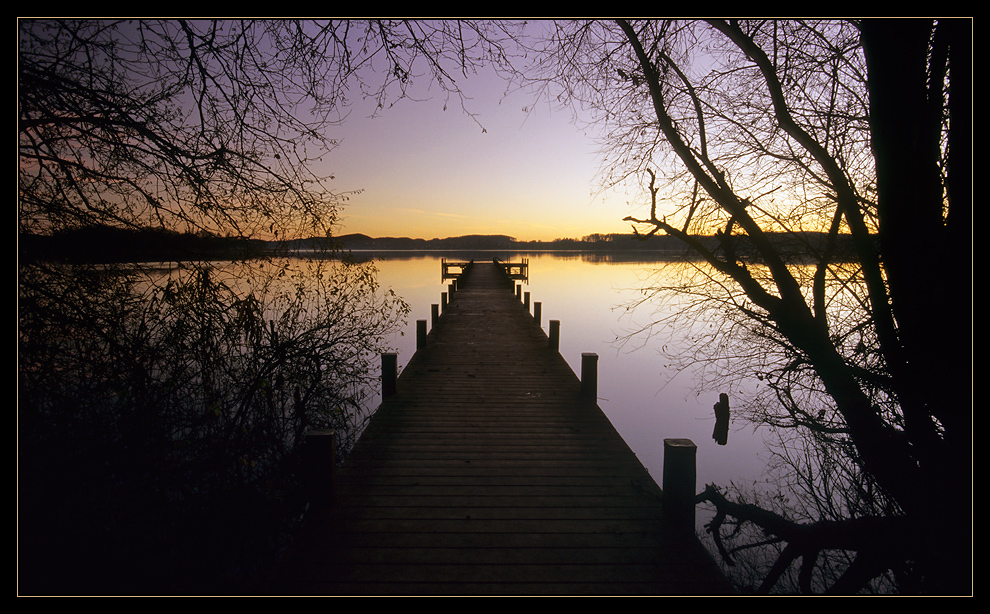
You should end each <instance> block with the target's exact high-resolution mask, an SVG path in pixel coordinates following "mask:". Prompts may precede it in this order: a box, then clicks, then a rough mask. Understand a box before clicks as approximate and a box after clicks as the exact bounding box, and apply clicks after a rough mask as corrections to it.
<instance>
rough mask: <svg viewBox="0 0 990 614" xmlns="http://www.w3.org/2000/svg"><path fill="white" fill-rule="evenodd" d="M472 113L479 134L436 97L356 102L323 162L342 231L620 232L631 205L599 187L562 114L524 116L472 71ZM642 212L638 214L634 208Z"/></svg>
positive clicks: (520, 103) (534, 236) (587, 140)
mask: <svg viewBox="0 0 990 614" xmlns="http://www.w3.org/2000/svg"><path fill="white" fill-rule="evenodd" d="M466 85H467V89H468V90H469V91H470V92H471V95H472V100H471V101H470V104H471V109H472V111H474V112H475V113H476V114H477V116H478V121H479V122H480V123H481V124H482V125H483V126H484V128H485V131H482V128H481V127H480V126H479V125H478V124H477V123H476V122H475V121H474V120H472V119H471V118H470V117H469V116H467V115H466V114H465V113H464V112H463V111H462V110H461V108H460V106H459V104H458V103H457V102H452V103H451V104H450V105H449V108H447V109H446V110H444V108H443V103H444V98H443V96H442V94H439V93H436V94H434V95H433V99H432V100H418V101H414V100H403V101H402V102H401V103H400V104H399V105H397V106H395V107H393V108H391V109H388V110H386V111H385V112H384V113H383V115H382V116H380V117H377V118H374V119H365V116H366V115H367V114H366V113H362V112H361V111H360V109H358V108H355V109H354V111H353V112H352V113H351V115H350V117H349V118H348V119H347V123H346V125H345V126H343V127H342V128H341V129H340V131H339V133H337V134H335V135H334V136H335V137H337V138H340V139H341V140H342V143H341V145H340V147H339V148H338V149H336V150H335V151H334V152H332V153H331V154H330V155H329V156H327V157H326V159H325V163H326V164H327V170H328V171H329V172H332V173H333V174H334V176H335V177H336V179H335V180H334V182H333V184H332V185H333V187H334V188H335V189H336V190H337V191H341V192H343V191H350V190H363V191H362V192H361V193H360V194H357V195H354V196H352V197H351V198H350V200H349V201H348V202H347V204H346V206H345V208H344V210H343V212H342V216H341V228H340V229H339V232H340V233H345V234H346V233H352V232H359V233H364V234H367V235H371V236H407V237H414V238H423V239H430V238H434V237H445V236H458V235H465V234H475V233H482V234H505V235H510V236H513V237H516V238H517V239H519V240H538V239H544V240H552V239H555V238H560V237H582V236H585V235H588V234H591V233H595V232H628V231H629V226H628V224H626V223H624V222H622V221H621V220H622V218H623V217H625V216H626V215H629V214H630V213H634V212H636V211H635V209H633V208H631V207H630V206H629V205H627V200H628V198H627V197H626V195H624V194H619V193H616V192H606V193H600V191H599V189H598V186H599V172H598V170H599V166H600V164H601V160H600V157H599V155H598V154H597V153H596V152H597V143H596V142H595V140H594V138H593V136H592V135H586V134H584V133H583V132H582V130H580V129H579V128H578V127H577V126H576V125H575V124H574V123H573V122H572V118H571V117H570V115H569V114H568V113H567V112H564V111H556V110H553V111H551V110H550V109H548V108H547V107H546V106H544V107H542V108H538V109H537V110H536V111H535V112H534V113H531V114H527V113H525V112H524V110H523V109H524V107H525V106H526V105H527V104H528V103H529V102H530V99H529V98H528V97H527V96H526V95H524V94H518V95H515V96H513V97H510V98H508V99H504V100H503V99H502V92H503V90H504V88H505V86H504V83H501V82H499V81H497V80H494V79H489V80H487V81H486V80H484V78H483V77H477V78H474V77H472V78H470V79H469V80H468V82H467V84H466ZM639 212H640V213H641V211H639Z"/></svg>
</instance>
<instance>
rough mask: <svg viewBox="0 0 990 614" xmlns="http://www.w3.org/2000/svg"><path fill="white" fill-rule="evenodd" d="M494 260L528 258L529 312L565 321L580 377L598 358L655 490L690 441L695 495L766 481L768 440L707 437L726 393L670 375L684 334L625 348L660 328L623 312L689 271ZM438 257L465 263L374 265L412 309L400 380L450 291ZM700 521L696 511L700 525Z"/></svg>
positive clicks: (432, 259) (744, 435) (603, 399)
mask: <svg viewBox="0 0 990 614" xmlns="http://www.w3.org/2000/svg"><path fill="white" fill-rule="evenodd" d="M498 255H499V256H500V257H501V258H503V259H505V260H513V261H515V260H519V258H520V257H527V258H529V262H530V274H529V281H528V283H526V284H524V285H523V292H529V293H530V295H531V301H532V302H540V303H542V318H541V320H542V326H543V329H544V330H545V331H546V330H547V329H548V326H549V324H548V322H549V321H550V320H559V321H560V353H561V355H562V356H563V357H564V358H565V360H567V362H568V364H570V366H571V368H572V369H573V370H574V372H575V373H578V374H580V372H581V354H582V353H584V352H594V353H597V354H598V356H599V360H598V395H599V399H598V403H599V406H600V407H601V408H602V410H603V411H604V412H605V414H606V415H607V416H608V418H609V420H610V421H611V422H612V424H613V425H614V426H615V428H616V430H617V431H618V432H619V434H620V435H621V436H622V438H623V439H624V440H625V441H626V443H627V444H628V445H629V447H630V448H631V449H632V451H633V452H634V453H635V454H636V456H637V457H638V458H639V459H640V461H641V462H642V463H643V465H644V466H645V467H646V468H647V470H649V472H650V474H651V475H652V476H653V478H654V480H655V481H656V482H657V483H658V484H660V485H661V486H662V484H663V481H662V476H663V440H664V439H666V438H687V439H691V440H692V441H693V442H694V443H695V444H696V445H697V447H698V452H697V455H698V456H697V467H698V477H697V480H698V488H697V490H699V491H700V490H701V489H702V488H703V486H704V485H705V484H708V483H714V484H719V485H727V484H728V483H729V482H730V481H731V482H735V483H736V484H740V485H741V484H747V483H751V482H753V481H756V480H759V479H760V478H761V477H762V475H763V472H764V469H765V467H766V460H767V457H768V453H767V450H766V446H765V444H764V439H763V432H761V431H759V430H756V431H754V429H753V427H752V426H751V425H749V424H741V423H738V422H736V421H734V422H733V423H732V426H731V429H730V433H729V441H728V445H726V446H719V445H717V444H716V443H715V442H714V441H713V440H712V436H711V435H712V429H713V427H714V424H715V417H714V412H713V411H712V405H713V404H714V403H715V402H716V401H717V400H718V395H719V392H723V391H724V390H718V389H712V390H699V389H698V385H697V383H696V380H695V379H694V378H693V377H692V376H691V374H689V373H686V372H681V373H678V372H677V371H675V370H673V369H672V368H671V367H669V366H666V365H667V363H668V362H669V360H668V358H667V357H665V356H664V355H663V354H662V353H661V352H660V350H661V347H662V346H663V345H664V344H666V343H668V342H669V341H670V340H672V339H676V337H677V335H678V334H680V333H679V331H671V330H656V331H654V333H653V334H652V335H645V334H640V335H634V336H633V337H632V338H631V339H627V340H626V341H623V339H625V338H627V337H628V336H629V334H630V332H631V331H635V330H639V329H640V328H641V327H642V326H643V325H644V324H646V323H648V322H650V321H653V319H655V317H654V314H652V313H651V309H650V308H648V307H646V308H638V309H636V310H633V311H632V312H629V311H627V309H626V308H625V307H624V305H626V304H628V303H629V301H631V300H634V299H635V298H636V296H637V294H638V293H639V290H638V289H639V288H640V287H641V286H642V279H643V277H644V276H645V275H647V274H649V273H651V272H655V271H657V270H658V269H661V272H662V268H663V267H677V266H683V265H680V264H676V263H668V262H601V261H595V259H594V258H593V257H590V256H588V255H582V254H578V253H573V254H561V253H552V254H551V253H543V254H526V255H524V256H521V255H514V254H498ZM442 257H447V258H448V260H457V259H459V257H458V256H455V255H451V254H442V253H415V254H406V255H389V256H388V257H376V258H375V261H376V265H377V267H378V269H379V275H378V279H379V282H380V283H381V285H382V286H383V287H390V288H392V289H393V290H395V291H396V293H398V294H399V295H400V296H402V297H403V298H404V299H405V300H406V301H407V302H408V303H409V305H410V308H411V313H410V315H409V323H408V325H407V329H406V330H405V331H404V333H405V334H404V335H396V336H395V345H396V347H397V349H398V352H399V368H400V370H401V368H402V367H403V366H404V365H405V364H406V363H407V362H408V360H409V358H410V357H411V356H412V354H413V352H414V351H415V342H416V320H427V322H429V320H430V316H431V311H430V309H431V305H433V304H439V303H440V298H441V293H442V292H445V291H446V290H447V283H449V282H445V281H442V280H441V276H440V261H441V258H442ZM481 257H485V258H487V257H490V256H487V255H486V256H481ZM479 259H480V258H479ZM730 396H731V395H730ZM702 521H703V517H702V514H701V513H700V510H699V524H700V523H701V522H702Z"/></svg>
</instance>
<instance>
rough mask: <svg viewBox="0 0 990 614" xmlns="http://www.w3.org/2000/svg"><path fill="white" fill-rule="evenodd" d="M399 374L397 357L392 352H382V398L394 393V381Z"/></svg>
mask: <svg viewBox="0 0 990 614" xmlns="http://www.w3.org/2000/svg"><path fill="white" fill-rule="evenodd" d="M398 376H399V357H398V356H397V355H396V354H395V353H394V352H389V353H385V354H382V398H383V399H384V398H386V397H390V396H392V395H393V394H395V381H396V379H397V378H398Z"/></svg>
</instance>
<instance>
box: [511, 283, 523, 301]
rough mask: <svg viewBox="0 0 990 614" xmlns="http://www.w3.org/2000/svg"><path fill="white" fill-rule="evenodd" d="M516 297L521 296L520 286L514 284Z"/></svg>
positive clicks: (519, 297)
mask: <svg viewBox="0 0 990 614" xmlns="http://www.w3.org/2000/svg"><path fill="white" fill-rule="evenodd" d="M513 285H515V284H513ZM516 298H518V299H521V298H522V286H518V285H516Z"/></svg>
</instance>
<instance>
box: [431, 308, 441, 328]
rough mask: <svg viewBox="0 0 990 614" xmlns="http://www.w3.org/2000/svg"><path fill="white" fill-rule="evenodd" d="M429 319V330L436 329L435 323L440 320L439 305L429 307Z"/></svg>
mask: <svg viewBox="0 0 990 614" xmlns="http://www.w3.org/2000/svg"><path fill="white" fill-rule="evenodd" d="M430 317H431V318H432V322H433V323H432V324H430V327H431V328H436V327H437V322H438V321H439V320H440V305H430Z"/></svg>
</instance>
